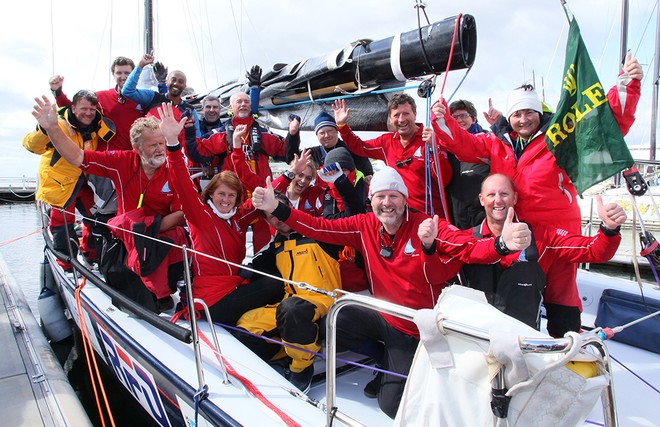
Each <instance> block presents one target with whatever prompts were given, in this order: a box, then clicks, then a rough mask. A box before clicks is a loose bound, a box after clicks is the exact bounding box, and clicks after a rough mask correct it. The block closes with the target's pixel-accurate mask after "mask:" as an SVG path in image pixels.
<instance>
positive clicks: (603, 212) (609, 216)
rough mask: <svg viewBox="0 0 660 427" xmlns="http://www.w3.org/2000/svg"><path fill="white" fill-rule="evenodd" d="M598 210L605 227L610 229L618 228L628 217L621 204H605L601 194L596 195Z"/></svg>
mask: <svg viewBox="0 0 660 427" xmlns="http://www.w3.org/2000/svg"><path fill="white" fill-rule="evenodd" d="M596 211H597V212H598V216H599V217H600V219H601V220H602V221H603V225H604V226H605V228H608V229H610V230H616V229H617V228H618V227H620V226H621V225H623V223H624V222H626V219H627V215H626V211H624V210H623V208H622V207H621V206H619V205H617V204H616V203H608V204H606V205H605V204H603V198H602V197H601V196H600V195H598V196H596Z"/></svg>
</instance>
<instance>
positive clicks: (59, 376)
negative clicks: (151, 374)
mask: <svg viewBox="0 0 660 427" xmlns="http://www.w3.org/2000/svg"><path fill="white" fill-rule="evenodd" d="M0 343H2V346H3V357H2V363H1V364H0V400H1V401H2V403H3V405H2V411H1V414H2V424H3V425H7V426H67V425H71V426H73V425H75V426H86V425H89V426H91V422H90V421H89V418H88V417H87V414H86V413H85V411H84V409H83V408H82V405H81V403H80V401H79V400H78V398H77V397H76V394H75V392H74V391H73V389H72V388H71V385H70V384H69V382H68V380H67V378H66V375H65V374H64V371H63V370H62V368H61V367H60V365H59V362H58V361H57V358H56V357H55V355H54V353H53V352H52V350H51V349H50V346H49V344H48V342H47V341H46V338H45V337H44V335H43V333H42V332H41V329H40V328H39V326H38V324H37V321H36V319H35V318H34V316H33V315H32V312H31V311H30V309H29V307H28V306H27V303H26V302H25V297H24V296H23V293H22V291H21V290H20V289H19V288H18V286H17V285H16V283H15V281H14V279H13V278H12V277H11V276H10V275H9V270H8V268H7V265H6V264H5V262H4V260H3V259H2V257H0Z"/></svg>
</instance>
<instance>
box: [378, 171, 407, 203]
mask: <svg viewBox="0 0 660 427" xmlns="http://www.w3.org/2000/svg"><path fill="white" fill-rule="evenodd" d="M385 190H394V191H398V192H399V193H401V194H403V196H404V197H405V198H406V199H407V198H408V187H406V184H404V182H403V178H401V175H399V172H397V171H396V169H394V168H392V167H390V166H384V167H382V168H381V169H379V170H378V171H377V172H376V173H374V177H373V178H372V179H371V182H370V183H369V197H373V195H374V194H376V193H378V192H379V191H385Z"/></svg>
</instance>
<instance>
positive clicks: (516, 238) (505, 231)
mask: <svg viewBox="0 0 660 427" xmlns="http://www.w3.org/2000/svg"><path fill="white" fill-rule="evenodd" d="M514 216H515V212H514V210H513V208H509V211H508V212H507V215H506V220H505V221H504V227H502V241H503V242H504V244H505V245H506V247H507V248H508V249H509V250H510V251H521V250H523V249H527V247H528V246H529V244H530V243H531V241H532V232H531V231H530V229H529V226H528V225H527V224H525V223H524V222H513V218H514Z"/></svg>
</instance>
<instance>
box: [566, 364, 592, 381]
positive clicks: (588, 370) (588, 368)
mask: <svg viewBox="0 0 660 427" xmlns="http://www.w3.org/2000/svg"><path fill="white" fill-rule="evenodd" d="M566 367H567V368H568V369H570V370H571V371H573V372H575V373H576V374H578V375H580V376H582V377H583V378H594V377H597V376H598V366H597V365H596V362H579V361H574V360H571V361H570V362H568V363H567V364H566Z"/></svg>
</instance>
